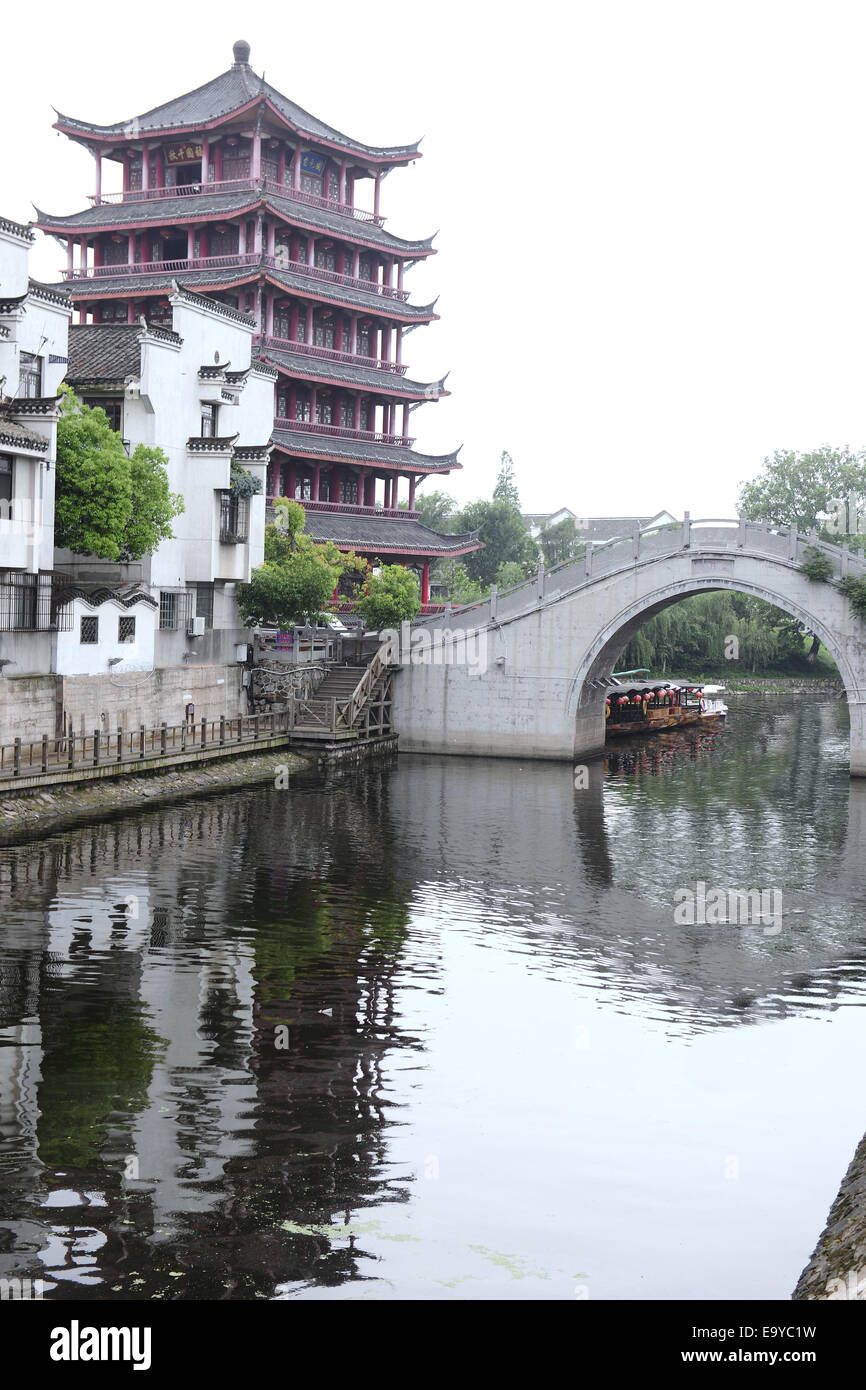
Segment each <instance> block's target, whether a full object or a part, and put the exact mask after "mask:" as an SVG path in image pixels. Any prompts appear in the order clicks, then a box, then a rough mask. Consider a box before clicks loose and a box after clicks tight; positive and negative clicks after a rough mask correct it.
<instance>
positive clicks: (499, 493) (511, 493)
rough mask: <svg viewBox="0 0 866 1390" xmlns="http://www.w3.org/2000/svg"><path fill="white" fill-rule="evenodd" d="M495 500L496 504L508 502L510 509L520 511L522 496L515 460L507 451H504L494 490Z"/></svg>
mask: <svg viewBox="0 0 866 1390" xmlns="http://www.w3.org/2000/svg"><path fill="white" fill-rule="evenodd" d="M493 500H494V502H507V503H508V505H509V507H513V508H514V510H515V511H516V512H519V511H520V495H519V493H518V491H517V483H516V481H515V478H514V459H513V458H512V457H511V455H510V454H509V452H508V450H507V449H503V450H502V458H501V459H500V462H499V474H498V477H497V479H496V486H495V487H494V489H493Z"/></svg>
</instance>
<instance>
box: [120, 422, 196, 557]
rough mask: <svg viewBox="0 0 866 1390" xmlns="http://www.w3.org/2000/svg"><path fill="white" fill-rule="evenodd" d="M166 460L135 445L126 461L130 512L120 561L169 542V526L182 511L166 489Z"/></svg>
mask: <svg viewBox="0 0 866 1390" xmlns="http://www.w3.org/2000/svg"><path fill="white" fill-rule="evenodd" d="M167 463H168V459H167V458H166V456H165V454H164V453H163V452H162V450H161V449H154V448H152V447H151V446H149V445H147V444H138V445H136V447H135V449H134V451H133V454H132V458H131V459H130V460H129V476H130V481H131V483H132V510H131V511H130V514H129V520H128V521H127V523H126V527H125V530H124V535H123V547H122V552H121V557H120V558H121V559H122V560H138V559H140V558H141V556H142V555H149V554H151V553H152V551H154V550H155V549H156V547H157V546H158V545H159V543H160V541H164V540H170V539H171V537H172V535H173V532H172V529H171V523H172V522H173V521H174V518H175V517H176V516H180V514H181V512H183V511H184V503H183V498H182V497H181V496H180V494H179V493H176V492H171V491H170V490H169V486H168V473H167V471H166V464H167Z"/></svg>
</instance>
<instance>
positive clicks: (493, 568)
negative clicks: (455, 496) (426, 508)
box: [458, 501, 538, 589]
mask: <svg viewBox="0 0 866 1390" xmlns="http://www.w3.org/2000/svg"><path fill="white" fill-rule="evenodd" d="M458 524H459V529H460V530H461V531H476V530H477V531H478V532H479V539H480V540H481V541H483V543H484V549H483V550H475V551H473V552H472V554H471V555H467V556H466V559H465V561H464V564H465V566H466V570H467V573H468V574H469V577H470V578H471V579H476V580H477V581H478V582H479V584H481V585H482V586H483V587H484V588H485V589H489V587H490V585H491V584H492V583H493V582H494V580H495V578H496V572H497V570H498V569H499V566H500V565H502V564H505V563H506V562H507V561H512V562H513V563H514V564H517V565H521V566H522V567H524V568H525V569H526V570H530V569H531V568H532V567H533V566H534V565H535V564H537V561H538V551H537V549H536V546H535V542H534V541H533V540H532V537H531V536H530V535H529V532H528V531H527V529H526V527H525V526H524V524H523V521H522V520H521V517H520V513H519V512H518V511H517V510H516V509H515V508H514V507H513V506H512V505H511V503H509V502H504V501H493V502H484V501H478V502H470V503H469V505H468V507H464V509H463V511H462V512H461V513H460V519H459V523H458Z"/></svg>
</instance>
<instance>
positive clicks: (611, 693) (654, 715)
mask: <svg viewBox="0 0 866 1390" xmlns="http://www.w3.org/2000/svg"><path fill="white" fill-rule="evenodd" d="M648 676H649V671H648V670H646V669H645V668H640V669H639V670H635V671H614V673H613V675H612V677H611V684H610V685H609V686H608V687H607V691H606V693H605V702H604V718H605V732H606V736H607V737H608V738H622V737H624V736H625V735H627V734H655V733H661V732H663V731H664V730H666V729H679V728H681V727H682V726H683V725H685V724H699V723H710V724H718V723H721V721H722V720H724V718H725V716H726V715H727V713H728V707H727V705H726V704H725V703H724V701H723V700H722V699H720V696H721V695H722V694H723V692H724V689H725V687H724V686H723V685H690V684H686V683H685V682H683V681H662V682H658V683H657V682H655V681H650V680H647V679H645V678H646V677H648Z"/></svg>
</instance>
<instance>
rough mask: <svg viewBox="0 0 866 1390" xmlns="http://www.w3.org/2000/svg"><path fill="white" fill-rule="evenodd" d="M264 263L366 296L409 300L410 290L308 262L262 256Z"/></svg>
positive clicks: (285, 257) (270, 266) (276, 268)
mask: <svg viewBox="0 0 866 1390" xmlns="http://www.w3.org/2000/svg"><path fill="white" fill-rule="evenodd" d="M262 261H263V263H264V264H265V265H266V266H268V267H269V268H270V269H272V270H287V271H291V272H292V273H293V274H295V275H307V276H310V277H311V278H312V279H314V280H327V281H328V282H329V283H330V284H332V285H348V286H349V288H350V289H353V290H364V291H365V293H366V294H380V295H383V296H384V297H385V298H386V299H400V300H404V301H405V300H407V299H408V298H409V291H408V290H400V289H397V288H396V286H394V285H382V284H380V283H379V281H378V280H362V279H360V277H359V276H357V275H345V274H343V273H342V272H341V271H339V270H326V269H325V267H324V266H321V265H307V263H306V261H292V260H289V258H288V256H267V255H265V256H262Z"/></svg>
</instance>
